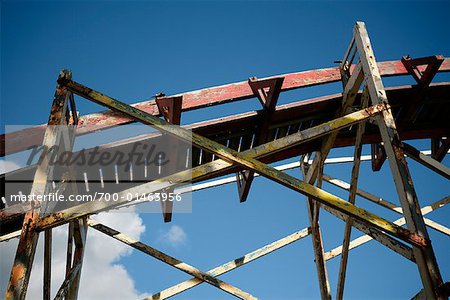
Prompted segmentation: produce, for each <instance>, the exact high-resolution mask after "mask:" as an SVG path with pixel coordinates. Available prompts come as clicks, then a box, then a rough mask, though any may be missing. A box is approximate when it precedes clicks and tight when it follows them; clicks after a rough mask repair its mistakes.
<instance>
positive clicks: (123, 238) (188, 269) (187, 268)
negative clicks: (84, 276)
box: [89, 220, 257, 299]
mask: <svg viewBox="0 0 450 300" xmlns="http://www.w3.org/2000/svg"><path fill="white" fill-rule="evenodd" d="M89 226H90V227H92V228H94V229H96V230H98V231H100V232H102V233H104V234H106V235H108V236H110V237H112V238H114V239H116V240H118V241H120V242H122V243H124V244H126V245H128V246H131V247H133V248H135V249H137V250H139V251H141V252H143V253H145V254H148V255H150V256H152V257H154V258H156V259H158V260H160V261H162V262H164V263H166V264H169V265H171V266H172V267H174V268H176V269H178V270H181V271H183V272H185V273H187V274H189V275H191V276H194V277H195V278H197V279H199V280H201V281H204V282H206V283H209V284H211V285H212V286H215V287H216V288H219V289H221V290H223V291H225V292H227V293H229V294H231V295H233V296H235V297H237V298H239V299H257V298H255V297H253V296H252V295H250V294H249V293H246V292H244V291H242V290H240V289H238V288H236V287H234V286H232V285H230V284H228V283H226V282H223V281H222V280H220V279H217V278H216V277H214V276H212V275H210V274H208V273H205V272H202V271H200V270H199V269H197V268H195V267H193V266H191V265H188V264H187V263H185V262H182V261H180V260H178V259H176V258H173V257H171V256H169V255H167V254H165V253H163V252H161V251H159V250H157V249H155V248H153V247H150V246H148V245H146V244H144V243H142V242H140V241H136V240H134V239H133V238H131V237H129V236H127V235H125V234H123V233H121V232H119V231H117V230H114V229H112V228H110V227H108V226H106V225H104V224H101V223H98V222H95V221H92V220H90V221H89Z"/></svg>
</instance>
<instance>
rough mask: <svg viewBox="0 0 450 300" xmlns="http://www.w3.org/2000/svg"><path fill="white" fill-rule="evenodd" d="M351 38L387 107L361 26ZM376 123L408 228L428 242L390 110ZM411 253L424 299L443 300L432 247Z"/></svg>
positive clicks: (376, 97) (372, 90) (377, 99)
mask: <svg viewBox="0 0 450 300" xmlns="http://www.w3.org/2000/svg"><path fill="white" fill-rule="evenodd" d="M354 34H355V40H356V45H357V48H358V52H359V58H360V61H361V63H362V67H363V71H364V75H365V80H366V85H367V87H368V90H369V94H370V98H371V101H372V104H381V103H385V104H387V103H388V99H387V97H386V92H385V90H384V86H383V82H382V80H381V75H380V72H379V70H378V66H377V64H376V60H375V55H374V53H373V50H372V46H371V43H370V39H369V35H368V33H367V30H366V26H365V24H364V23H363V22H357V23H356V26H355V29H354ZM377 123H378V127H379V128H380V133H381V136H382V138H383V142H384V148H385V150H386V154H387V157H388V160H389V165H390V167H391V171H392V175H393V177H394V182H395V185H396V188H397V193H398V195H399V198H400V203H401V205H402V208H403V213H404V216H405V219H406V221H407V225H408V228H409V229H410V230H411V231H412V232H416V233H417V234H419V235H421V236H423V238H424V239H425V240H429V236H428V232H427V229H426V225H425V222H424V220H423V216H422V213H421V212H420V209H419V207H420V206H419V202H418V199H417V195H416V193H415V190H414V186H413V184H412V179H411V176H410V174H409V170H408V166H407V163H406V160H405V157H404V153H403V150H402V148H401V141H400V138H399V136H398V133H397V129H396V125H395V121H394V117H393V116H392V112H391V110H385V111H383V112H382V114H381V115H379V116H377ZM413 251H414V257H415V259H416V262H417V266H418V269H419V273H420V276H421V279H422V283H423V285H424V289H425V292H426V295H427V297H428V298H429V299H443V297H442V296H441V295H439V294H438V292H437V291H438V288H439V286H440V285H442V283H443V281H442V277H441V274H440V271H439V266H438V264H437V261H436V257H435V254H434V251H433V247H432V245H431V243H427V244H426V245H424V246H423V247H417V246H414V247H413Z"/></svg>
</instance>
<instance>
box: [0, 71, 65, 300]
mask: <svg viewBox="0 0 450 300" xmlns="http://www.w3.org/2000/svg"><path fill="white" fill-rule="evenodd" d="M71 76H72V74H71V73H70V72H69V71H66V70H63V71H61V73H60V75H59V77H58V80H60V79H63V78H64V79H65V80H70V79H71ZM68 94H69V93H68V91H67V89H65V88H64V87H63V86H62V85H60V84H58V85H57V87H56V92H55V95H54V98H53V103H52V108H51V111H50V117H49V120H48V126H47V127H46V130H45V137H44V144H43V145H44V146H47V147H48V148H50V147H52V146H53V145H56V144H58V143H59V141H60V139H61V127H62V126H61V125H63V124H67V120H66V119H65V118H66V113H67V107H68V99H69V95H68ZM49 156H50V153H47V155H46V153H44V152H42V155H41V158H42V160H41V162H40V164H39V165H38V167H37V169H36V173H35V176H34V181H33V186H32V189H31V193H30V194H31V195H45V194H48V192H49V191H50V188H51V183H50V182H49V181H48V178H51V176H52V173H53V165H52V164H51V163H50V158H49ZM41 209H42V208H41V207H39V208H34V207H32V209H31V210H29V211H27V213H26V214H25V218H24V221H23V226H22V232H21V235H20V240H19V244H18V246H17V252H16V256H15V259H14V263H13V266H12V270H11V277H10V279H9V284H8V288H7V291H6V295H5V299H7V300H12V299H19V300H23V299H25V295H26V292H27V288H28V281H29V279H30V273H31V268H32V265H33V259H34V255H35V252H36V246H37V242H38V237H39V233H38V231H37V230H36V225H37V221H38V219H39V216H40V214H41Z"/></svg>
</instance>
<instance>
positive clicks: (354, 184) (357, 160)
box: [336, 88, 369, 300]
mask: <svg viewBox="0 0 450 300" xmlns="http://www.w3.org/2000/svg"><path fill="white" fill-rule="evenodd" d="M361 102H362V104H361V108H365V107H367V105H368V103H369V95H368V94H367V89H366V88H365V89H364V91H363V95H362V101H361ZM365 128H366V121H365V120H364V121H361V122H360V123H359V124H358V127H357V130H356V143H355V152H354V163H353V168H352V179H351V183H350V194H349V198H348V202H350V203H351V204H355V200H356V191H357V189H358V175H359V166H360V164H361V153H362V137H363V135H364V132H365ZM352 224H353V219H352V218H347V221H346V222H345V229H344V240H343V242H342V255H341V264H340V267H339V279H338V287H337V293H336V299H338V300H341V299H343V297H344V287H345V273H346V271H347V262H348V250H349V246H350V236H351V232H352Z"/></svg>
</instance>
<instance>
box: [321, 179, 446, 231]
mask: <svg viewBox="0 0 450 300" xmlns="http://www.w3.org/2000/svg"><path fill="white" fill-rule="evenodd" d="M323 179H324V180H325V181H326V182H328V183H330V184H332V185H334V186H337V187H339V188H341V189H343V190H346V191H350V184H348V183H347V182H345V181H343V180H341V179H336V178H333V177H331V176H329V175H326V174H324V175H323ZM356 194H357V195H359V196H361V197H363V198H365V199H367V200H369V201H371V202H373V203H375V204H378V205H380V206H382V207H385V208H387V209H389V210H391V211H393V212H396V213H398V214H400V215H402V213H403V209H402V208H401V207H398V206H397V205H395V204H394V203H392V202H390V201H388V200H386V199H383V198H381V197H378V196H375V195H373V194H371V193H368V192H366V191H364V190H361V189H356ZM424 220H425V224H426V225H427V226H428V227H430V228H433V229H434V230H436V231H439V232H441V233H443V234H445V235H447V236H450V229H449V228H447V227H445V226H443V225H441V224H439V223H436V222H434V221H432V220H430V219H427V218H424Z"/></svg>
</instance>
